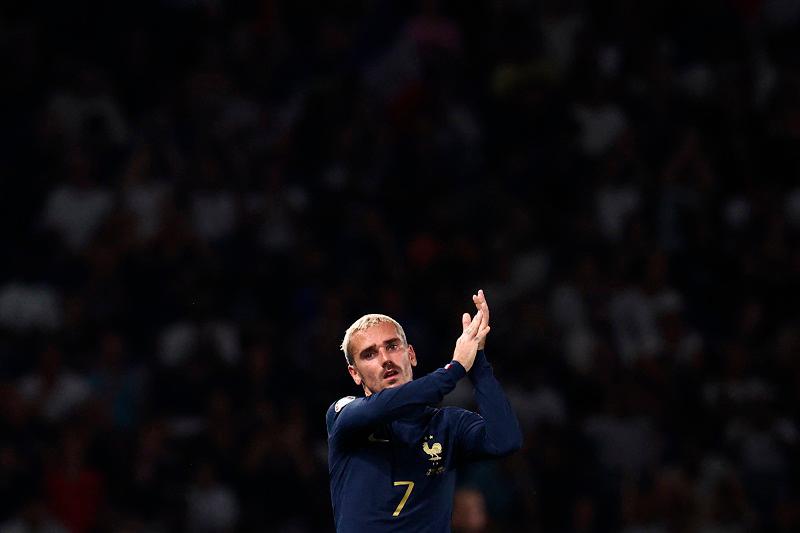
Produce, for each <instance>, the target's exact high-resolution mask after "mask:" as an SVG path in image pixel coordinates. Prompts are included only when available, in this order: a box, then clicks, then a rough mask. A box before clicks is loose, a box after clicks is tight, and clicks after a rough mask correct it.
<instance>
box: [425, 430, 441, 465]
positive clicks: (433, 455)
mask: <svg viewBox="0 0 800 533" xmlns="http://www.w3.org/2000/svg"><path fill="white" fill-rule="evenodd" d="M429 439H430V440H433V435H431V436H430V437H429ZM422 451H423V452H425V453H426V454H428V460H430V461H441V460H442V455H441V454H442V445H441V443H438V442H434V443H432V444H430V445H429V444H428V441H427V440H426V441H424V442H423V443H422Z"/></svg>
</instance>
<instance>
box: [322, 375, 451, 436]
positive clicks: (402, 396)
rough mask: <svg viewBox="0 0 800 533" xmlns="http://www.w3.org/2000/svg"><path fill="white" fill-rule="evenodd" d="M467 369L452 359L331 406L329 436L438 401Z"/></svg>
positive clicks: (380, 421)
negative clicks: (425, 372)
mask: <svg viewBox="0 0 800 533" xmlns="http://www.w3.org/2000/svg"><path fill="white" fill-rule="evenodd" d="M465 374H466V371H465V370H464V367H463V366H461V364H460V363H458V362H456V361H453V362H451V363H450V364H448V365H447V366H445V367H444V368H440V369H438V370H436V371H434V372H431V373H430V374H428V375H427V376H423V377H421V378H419V379H415V380H413V381H410V382H408V383H406V384H404V385H402V386H400V387H394V388H389V389H384V390H382V391H380V392H377V393H375V394H372V395H370V396H366V397H363V398H353V399H352V400H351V401H349V402H346V401H345V402H344V403H343V404H340V402H342V400H340V402H337V404H334V405H332V406H331V407H330V408H329V409H328V414H327V426H328V435H329V438H333V437H335V436H341V435H346V434H348V433H351V432H353V431H357V430H359V429H362V428H367V427H372V426H375V425H376V424H382V423H385V422H389V421H391V420H394V419H396V418H399V417H401V416H403V415H405V414H406V413H409V412H411V411H413V410H414V409H416V408H418V407H420V406H426V405H434V404H437V403H439V402H440V401H441V400H442V398H444V396H445V394H447V393H448V392H450V391H451V390H453V389H454V388H455V386H456V383H458V380H459V379H461V378H462V377H464V375H465Z"/></svg>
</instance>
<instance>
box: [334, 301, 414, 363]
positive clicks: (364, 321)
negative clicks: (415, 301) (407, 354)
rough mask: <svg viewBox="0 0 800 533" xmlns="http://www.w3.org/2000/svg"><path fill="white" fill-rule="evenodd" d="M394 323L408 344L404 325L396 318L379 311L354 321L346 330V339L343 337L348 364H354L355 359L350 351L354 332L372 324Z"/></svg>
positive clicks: (404, 342) (399, 334)
mask: <svg viewBox="0 0 800 533" xmlns="http://www.w3.org/2000/svg"><path fill="white" fill-rule="evenodd" d="M386 323H389V324H394V327H395V329H396V330H397V335H398V336H399V337H400V340H402V341H403V344H408V341H407V340H406V332H405V331H403V326H401V325H400V323H399V322H398V321H397V320H395V319H394V318H392V317H390V316H386V315H380V314H377V313H371V314H369V315H364V316H362V317H361V318H359V319H358V320H356V321H355V322H353V323H352V324H351V325H350V327H349V328H347V331H345V332H344V339H342V344H341V346H340V348H341V349H342V352H344V358H345V360H346V361H347V364H348V365H351V366H352V365H353V364H354V363H355V360H354V359H353V354H351V353H350V339H351V338H352V337H353V334H354V333H358V332H359V331H364V330H365V329H367V328H371V327H372V326H376V325H378V324H386Z"/></svg>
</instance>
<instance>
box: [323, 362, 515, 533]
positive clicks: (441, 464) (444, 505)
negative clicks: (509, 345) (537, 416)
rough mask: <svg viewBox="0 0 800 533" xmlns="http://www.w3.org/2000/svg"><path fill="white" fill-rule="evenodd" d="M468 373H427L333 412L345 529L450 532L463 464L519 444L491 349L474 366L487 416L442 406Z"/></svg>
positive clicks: (338, 507) (453, 367) (331, 459)
mask: <svg viewBox="0 0 800 533" xmlns="http://www.w3.org/2000/svg"><path fill="white" fill-rule="evenodd" d="M465 374H466V372H465V370H464V367H463V366H461V364H459V363H457V362H455V361H453V362H452V363H450V364H448V365H447V366H446V367H445V368H440V369H438V370H436V371H435V372H432V373H430V374H428V375H427V376H424V377H421V378H419V379H415V380H413V381H411V382H409V383H406V384H404V385H402V386H400V387H395V388H390V389H384V390H382V391H380V392H377V393H375V394H372V395H370V396H367V397H363V398H356V397H353V396H349V397H347V398H342V399H341V400H339V401H338V402H336V403H334V404H333V405H331V407H330V408H329V409H328V413H327V417H326V421H327V426H328V470H329V472H330V477H331V501H332V504H333V515H334V521H335V523H336V531H337V532H338V533H351V532H352V533H365V532H368V531H369V532H381V531H415V532H426V531H427V532H436V533H440V532H443V531H450V519H451V514H452V510H453V493H454V491H455V481H456V469H457V468H458V467H459V465H461V464H464V463H465V462H468V461H471V460H475V459H480V458H485V457H499V456H502V455H506V454H508V453H511V452H512V451H514V450H516V449H519V447H520V446H521V445H522V433H521V432H520V429H519V424H518V423H517V418H516V416H514V413H513V412H512V410H511V406H510V405H509V403H508V400H507V399H506V397H505V394H503V391H502V389H501V388H500V384H499V383H498V382H497V380H496V379H495V377H494V374H493V373H492V368H491V366H490V365H489V363H488V362H487V361H486V357H485V355H484V354H483V352H482V351H481V352H478V355H477V356H476V358H475V363H474V364H473V366H472V369H471V370H470V373H469V375H470V379H471V380H472V382H473V385H474V387H475V399H476V400H477V403H478V410H479V411H480V414H477V413H473V412H472V411H467V410H465V409H460V408H457V407H444V408H436V407H433V406H434V405H436V404H438V403H439V402H440V401H441V400H442V398H443V397H444V395H445V394H447V393H448V392H450V391H451V390H453V388H454V387H455V386H456V383H457V382H458V380H459V379H461V378H462V377H464V375H465Z"/></svg>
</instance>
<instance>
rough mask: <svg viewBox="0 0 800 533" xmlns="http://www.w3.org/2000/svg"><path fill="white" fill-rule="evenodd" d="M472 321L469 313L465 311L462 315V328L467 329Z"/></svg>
mask: <svg viewBox="0 0 800 533" xmlns="http://www.w3.org/2000/svg"><path fill="white" fill-rule="evenodd" d="M471 321H472V320H471V319H470V317H469V313H464V314H463V315H461V329H462V330H463V331H466V329H467V328H468V327H469V324H470V322H471Z"/></svg>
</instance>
